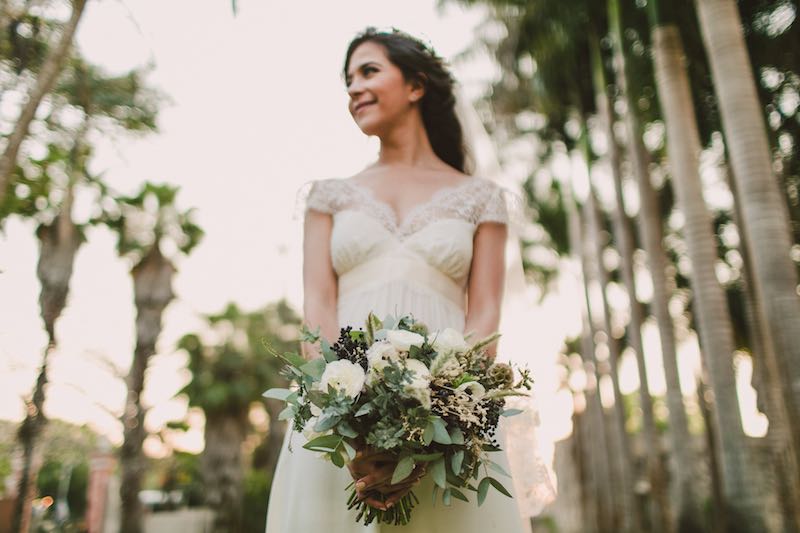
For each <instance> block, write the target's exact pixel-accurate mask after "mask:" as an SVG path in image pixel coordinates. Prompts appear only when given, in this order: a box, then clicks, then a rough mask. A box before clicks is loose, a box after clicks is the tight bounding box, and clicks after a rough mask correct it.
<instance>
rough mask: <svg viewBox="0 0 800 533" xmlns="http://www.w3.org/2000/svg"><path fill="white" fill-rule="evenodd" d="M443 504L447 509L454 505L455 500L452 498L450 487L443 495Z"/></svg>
mask: <svg viewBox="0 0 800 533" xmlns="http://www.w3.org/2000/svg"><path fill="white" fill-rule="evenodd" d="M442 503H443V504H444V506H445V507H450V505H451V504H452V503H453V500H452V499H451V498H450V487H448V488H446V489H444V493H443V494H442Z"/></svg>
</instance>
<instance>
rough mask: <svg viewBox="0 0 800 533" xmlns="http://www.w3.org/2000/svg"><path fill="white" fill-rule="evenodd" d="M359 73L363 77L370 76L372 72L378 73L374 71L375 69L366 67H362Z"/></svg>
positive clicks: (376, 70)
mask: <svg viewBox="0 0 800 533" xmlns="http://www.w3.org/2000/svg"><path fill="white" fill-rule="evenodd" d="M361 72H363V73H364V76H367V75H369V74H371V73H373V72H378V69H376V68H375V67H370V66H367V67H364V68H363V70H362V71H361Z"/></svg>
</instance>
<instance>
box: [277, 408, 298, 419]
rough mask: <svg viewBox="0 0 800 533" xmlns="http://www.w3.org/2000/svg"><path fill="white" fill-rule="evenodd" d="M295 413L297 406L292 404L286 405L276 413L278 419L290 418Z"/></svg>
mask: <svg viewBox="0 0 800 533" xmlns="http://www.w3.org/2000/svg"><path fill="white" fill-rule="evenodd" d="M296 414H297V408H296V407H295V406H294V405H288V406H286V408H285V409H284V410H283V411H281V412H280V414H279V415H278V420H291V419H292V418H294V415H296Z"/></svg>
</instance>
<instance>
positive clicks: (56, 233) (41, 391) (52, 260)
mask: <svg viewBox="0 0 800 533" xmlns="http://www.w3.org/2000/svg"><path fill="white" fill-rule="evenodd" d="M80 141H81V137H79V138H78V140H77V141H76V143H75V145H78V144H79V143H80ZM73 155H74V152H73ZM69 170H70V173H71V175H70V179H69V183H67V189H66V194H65V196H64V201H63V203H62V205H61V207H60V213H59V214H58V216H57V217H56V219H55V220H54V221H53V222H52V223H51V224H50V225H42V226H40V227H39V228H38V229H37V231H36V236H37V237H38V238H39V262H38V264H37V266H36V275H37V277H38V278H39V283H40V284H41V287H42V289H41V292H40V293H39V311H40V314H41V316H42V321H43V322H44V327H45V331H46V332H47V348H46V349H45V351H44V355H43V357H42V365H41V367H40V369H39V375H38V376H37V378H36V384H35V386H34V389H33V395H32V399H31V402H30V404H29V405H28V412H27V414H26V416H25V419H24V420H23V422H22V425H21V426H20V429H19V431H18V439H19V441H20V444H21V446H22V450H23V454H22V465H23V466H22V473H21V476H20V480H19V483H18V491H17V492H18V494H19V496H18V498H17V501H16V503H15V505H14V512H13V518H12V523H13V527H12V530H13V531H24V530H26V529H27V527H25V524H26V523H27V522H28V521H29V519H30V512H31V498H32V496H33V494H34V493H35V491H34V490H33V487H34V485H35V480H36V477H37V476H36V472H35V468H33V464H34V456H35V454H36V450H37V444H38V440H39V437H40V435H41V433H42V431H43V430H44V427H45V425H46V424H47V418H46V417H45V414H44V402H45V387H46V385H47V365H48V363H49V360H50V354H51V353H52V352H53V350H54V349H55V347H56V334H55V327H56V320H58V317H59V316H61V313H62V311H63V310H64V307H66V304H67V296H68V294H69V284H70V280H71V279H72V270H73V266H74V264H75V256H76V254H77V253H78V248H79V247H80V245H81V243H82V242H83V239H82V236H81V234H80V232H79V231H78V228H77V227H76V226H75V223H74V222H73V221H72V203H73V199H74V187H75V181H76V178H75V175H76V173H77V172H79V167H78V165H77V162H76V161H75V160H74V159H72V158H71V168H70V169H69Z"/></svg>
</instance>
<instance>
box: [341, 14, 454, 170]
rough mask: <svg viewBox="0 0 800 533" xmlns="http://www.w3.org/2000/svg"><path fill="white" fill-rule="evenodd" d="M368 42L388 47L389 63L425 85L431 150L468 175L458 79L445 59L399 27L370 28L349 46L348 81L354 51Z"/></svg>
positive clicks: (422, 102) (424, 107)
mask: <svg viewBox="0 0 800 533" xmlns="http://www.w3.org/2000/svg"><path fill="white" fill-rule="evenodd" d="M368 41H370V42H375V43H378V44H380V45H382V46H383V47H384V49H385V50H386V55H387V57H388V58H389V61H391V62H392V63H393V64H394V65H395V66H397V67H398V68H399V69H400V70H401V71H402V72H403V77H404V78H405V79H406V80H407V81H412V80H413V81H418V82H419V83H421V84H422V85H423V87H424V88H425V94H424V95H423V97H422V99H421V100H420V103H419V106H420V112H421V114H422V123H423V124H424V125H425V132H426V133H427V134H428V139H429V140H430V143H431V147H432V148H433V151H434V153H435V154H436V155H437V156H438V157H439V158H440V159H441V160H442V161H444V162H445V163H447V164H448V165H450V166H452V167H455V168H456V169H458V170H459V171H461V172H464V171H465V162H466V161H465V160H466V148H465V146H464V133H463V131H462V129H461V123H460V122H459V120H458V117H457V116H456V110H455V104H456V97H455V93H454V91H453V87H454V85H455V80H454V79H453V76H452V75H451V74H450V71H449V70H448V68H447V66H446V65H445V62H444V60H443V59H442V58H441V57H439V56H438V55H436V53H435V52H434V51H433V50H432V49H431V48H429V47H428V46H426V45H425V43H423V42H422V41H420V40H419V39H417V38H415V37H412V36H411V35H408V34H407V33H405V32H402V31H400V30H398V29H395V28H392V30H391V31H378V30H377V29H375V28H373V27H369V28H367V29H366V30H364V31H363V32H361V33H359V34H358V35H356V37H355V38H353V40H352V41H350V45H349V46H348V47H347V55H346V56H345V60H344V68H343V70H342V72H343V75H344V77H345V79H347V70H348V68H349V67H350V57H351V56H352V55H353V52H354V51H355V49H356V48H358V47H359V46H360V45H361V44H363V43H365V42H368Z"/></svg>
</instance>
